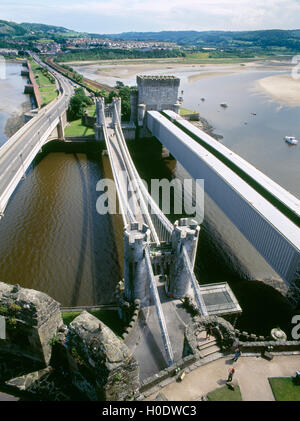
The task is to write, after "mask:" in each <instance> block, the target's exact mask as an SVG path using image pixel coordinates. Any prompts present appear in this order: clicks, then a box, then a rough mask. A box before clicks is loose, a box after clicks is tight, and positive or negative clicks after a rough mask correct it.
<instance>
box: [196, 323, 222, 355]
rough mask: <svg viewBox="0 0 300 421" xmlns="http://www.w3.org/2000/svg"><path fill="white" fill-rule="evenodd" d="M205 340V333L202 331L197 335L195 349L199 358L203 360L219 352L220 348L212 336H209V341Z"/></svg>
mask: <svg viewBox="0 0 300 421" xmlns="http://www.w3.org/2000/svg"><path fill="white" fill-rule="evenodd" d="M205 338H206V332H205V331H204V330H203V331H202V332H200V333H199V334H198V335H197V348H198V350H199V353H200V358H205V357H208V356H211V355H212V354H215V353H219V352H220V347H219V346H218V345H217V341H216V339H215V337H214V336H212V335H211V336H210V339H205Z"/></svg>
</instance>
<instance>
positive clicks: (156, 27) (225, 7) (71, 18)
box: [0, 0, 300, 34]
mask: <svg viewBox="0 0 300 421" xmlns="http://www.w3.org/2000/svg"><path fill="white" fill-rule="evenodd" d="M0 19H4V20H10V21H14V22H17V23H21V22H34V23H45V24H49V25H57V26H64V27H66V28H69V29H73V30H76V31H81V32H90V33H98V34H103V33H120V32H131V31H135V32H148V31H151V32H157V31H162V30H196V31H206V30H236V31H240V30H256V29H299V28H300V0H47V1H45V0H44V1H42V0H0Z"/></svg>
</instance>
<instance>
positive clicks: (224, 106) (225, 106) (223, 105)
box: [220, 102, 228, 108]
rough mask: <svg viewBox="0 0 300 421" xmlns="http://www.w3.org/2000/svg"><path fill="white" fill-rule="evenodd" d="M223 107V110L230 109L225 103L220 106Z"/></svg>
mask: <svg viewBox="0 0 300 421" xmlns="http://www.w3.org/2000/svg"><path fill="white" fill-rule="evenodd" d="M220 105H221V107H223V108H227V107H228V105H227V104H226V103H225V102H222V104H220Z"/></svg>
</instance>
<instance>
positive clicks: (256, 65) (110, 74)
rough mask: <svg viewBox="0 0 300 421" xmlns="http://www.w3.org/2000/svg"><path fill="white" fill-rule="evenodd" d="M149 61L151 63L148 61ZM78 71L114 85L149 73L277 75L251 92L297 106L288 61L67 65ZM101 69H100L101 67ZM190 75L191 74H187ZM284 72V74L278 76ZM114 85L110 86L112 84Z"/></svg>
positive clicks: (298, 86)
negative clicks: (256, 73) (255, 73)
mask: <svg viewBox="0 0 300 421" xmlns="http://www.w3.org/2000/svg"><path fill="white" fill-rule="evenodd" d="M151 60H152V61H151ZM68 64H69V65H73V66H74V67H76V68H77V70H78V71H79V72H80V68H82V72H83V73H84V72H85V71H88V72H89V78H91V79H95V80H97V81H101V78H102V77H103V78H104V79H106V83H108V81H109V80H110V83H109V84H113V83H114V81H115V80H125V79H127V80H130V79H132V78H133V77H134V76H135V75H137V74H149V73H151V72H152V71H153V72H156V74H163V73H165V74H166V75H172V74H174V73H175V74H176V73H177V74H178V73H183V74H186V76H187V80H188V82H190V83H193V82H196V81H199V80H202V79H206V78H212V77H215V78H217V77H222V76H225V75H233V74H240V73H241V72H262V71H265V72H274V73H275V72H276V73H279V74H275V75H272V76H268V77H265V78H262V79H259V80H257V81H256V82H255V87H254V90H256V91H258V92H262V93H264V94H266V95H268V96H269V97H270V99H271V100H273V101H276V102H278V103H280V104H283V105H288V106H300V80H294V79H293V78H292V77H291V73H290V74H286V73H287V72H291V69H292V66H291V64H290V63H289V62H288V61H286V62H285V61H284V62H278V61H276V60H268V61H251V62H243V61H241V62H238V63H193V64H187V63H180V62H177V63H176V62H173V61H170V60H168V59H158V60H155V61H153V59H149V61H148V62H147V61H146V60H145V59H141V60H140V62H139V60H132V61H130V60H127V61H126V62H122V63H120V62H119V64H118V63H116V61H114V60H111V61H109V62H108V61H103V60H102V61H85V62H70V63H68ZM100 66H103V67H100ZM189 73H191V74H190V75H189ZM280 73H283V74H280ZM112 86H113V85H112Z"/></svg>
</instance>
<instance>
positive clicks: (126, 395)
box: [65, 311, 140, 401]
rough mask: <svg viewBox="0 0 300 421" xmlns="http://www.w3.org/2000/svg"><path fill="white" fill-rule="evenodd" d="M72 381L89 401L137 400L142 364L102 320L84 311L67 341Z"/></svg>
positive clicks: (74, 322)
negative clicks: (139, 363)
mask: <svg viewBox="0 0 300 421" xmlns="http://www.w3.org/2000/svg"><path fill="white" fill-rule="evenodd" d="M65 347H66V349H67V355H68V362H69V368H70V372H71V374H72V381H73V384H74V385H75V386H76V387H77V388H78V389H79V390H80V391H81V392H82V393H84V394H85V395H86V396H87V397H88V398H89V399H90V400H104V401H125V400H135V399H136V398H137V397H138V394H139V387H140V384H139V366H138V363H137V361H136V359H135V358H134V357H133V356H132V354H131V352H130V351H129V349H128V348H127V346H126V345H125V344H124V343H123V342H122V341H120V339H118V338H117V336H116V335H115V334H114V333H113V332H112V331H111V330H110V329H109V328H108V327H107V326H106V325H104V324H103V323H102V322H101V321H100V320H98V319H96V318H95V317H94V316H92V315H91V314H89V313H87V312H86V311H84V312H83V313H81V314H80V315H79V316H78V317H76V318H75V319H74V320H73V322H72V323H71V324H70V326H69V330H68V334H67V337H66V341H65Z"/></svg>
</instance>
